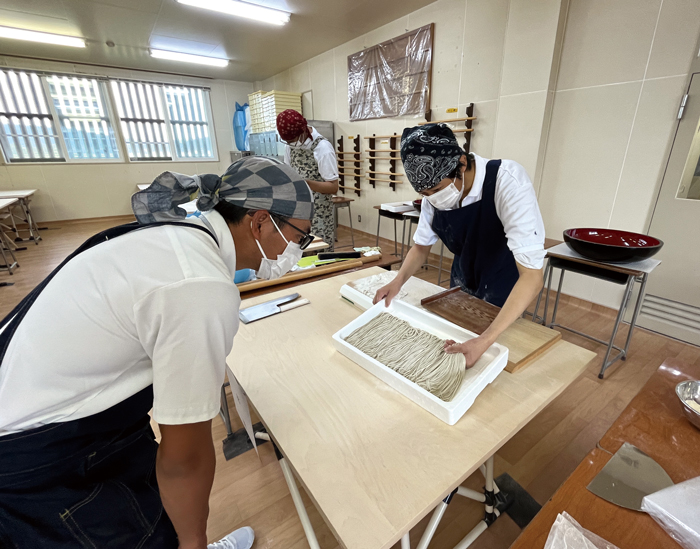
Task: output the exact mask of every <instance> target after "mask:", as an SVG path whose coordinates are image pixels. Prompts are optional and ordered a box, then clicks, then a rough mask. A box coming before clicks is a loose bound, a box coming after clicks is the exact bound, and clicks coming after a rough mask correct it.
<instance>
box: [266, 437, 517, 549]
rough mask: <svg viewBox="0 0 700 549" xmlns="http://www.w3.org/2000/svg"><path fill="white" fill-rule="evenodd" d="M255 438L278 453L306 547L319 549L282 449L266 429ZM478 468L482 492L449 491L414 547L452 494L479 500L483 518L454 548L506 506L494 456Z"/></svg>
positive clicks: (405, 542)
mask: <svg viewBox="0 0 700 549" xmlns="http://www.w3.org/2000/svg"><path fill="white" fill-rule="evenodd" d="M255 438H257V439H259V440H267V441H270V442H271V443H272V446H273V448H274V450H275V455H276V456H277V461H279V464H280V467H281V468H282V473H283V474H284V480H285V481H286V482H287V487H288V488H289V493H290V494H291V496H292V501H293V502H294V507H295V508H296V511H297V515H299V520H300V522H301V526H302V528H303V529H304V534H305V535H306V541H307V542H308V544H309V548H310V549H320V546H319V543H318V539H317V538H316V532H315V531H314V528H313V525H312V524H311V520H310V519H309V514H308V513H307V511H306V507H305V506H304V502H303V500H302V499H301V493H300V492H299V487H298V486H297V483H296V479H295V478H294V473H293V471H292V468H291V467H290V466H289V463H288V462H287V459H286V458H285V457H284V455H283V454H282V452H280V450H279V448H278V447H277V444H275V441H274V440H273V439H272V438H271V437H270V435H269V434H268V433H267V432H257V433H255ZM479 470H480V471H481V473H482V474H483V475H484V479H485V485H484V492H483V493H482V492H477V491H476V490H472V489H471V488H465V487H464V486H458V487H457V488H455V489H454V490H452V492H450V493H449V494H448V495H447V497H445V499H443V500H442V501H441V502H440V503H439V504H438V506H437V507H436V508H435V509H434V510H433V514H432V516H431V517H430V521H429V522H428V526H426V528H425V531H424V532H423V535H422V536H421V539H420V541H419V542H418V545H417V549H427V547H428V545H430V542H431V541H432V539H433V536H434V535H435V532H436V531H437V527H438V525H439V524H440V521H441V520H442V517H443V515H444V514H445V511H446V510H447V507H448V505H449V504H450V502H451V501H452V498H453V497H454V496H455V495H457V496H463V497H466V498H468V499H471V500H474V501H477V502H479V503H483V504H484V518H483V519H482V520H480V521H479V523H478V524H477V525H476V526H475V527H474V528H472V530H471V531H470V532H469V533H468V534H467V535H466V536H465V537H464V538H462V541H460V542H459V543H458V544H457V545H455V546H454V549H466V548H467V547H469V546H470V545H471V544H472V543H474V542H475V541H476V539H477V538H478V537H479V536H480V535H481V534H482V533H483V532H484V531H485V530H486V529H487V528H488V527H489V526H491V525H492V524H493V523H494V522H495V521H496V519H497V518H498V517H499V516H500V515H501V512H502V509H505V507H506V506H507V497H506V495H505V494H504V493H502V492H501V491H500V490H499V489H498V486H496V483H495V482H494V480H493V456H491V457H489V459H488V460H486V463H484V464H483V465H481V466H479ZM401 549H411V533H410V530H409V531H407V532H405V533H404V534H403V535H402V536H401Z"/></svg>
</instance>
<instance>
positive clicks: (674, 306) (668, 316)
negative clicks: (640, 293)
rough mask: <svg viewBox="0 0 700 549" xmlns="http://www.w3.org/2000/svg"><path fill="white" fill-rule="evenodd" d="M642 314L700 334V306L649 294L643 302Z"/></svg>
mask: <svg viewBox="0 0 700 549" xmlns="http://www.w3.org/2000/svg"><path fill="white" fill-rule="evenodd" d="M642 315H643V316H647V317H649V318H652V319H654V320H658V321H660V322H665V323H668V324H671V325H672V326H675V327H677V328H681V329H683V330H689V331H691V332H694V333H696V334H700V307H693V306H692V305H687V304H686V303H679V302H678V301H671V300H670V299H666V298H663V297H659V296H656V295H650V294H647V295H646V297H645V298H644V303H643V304H642Z"/></svg>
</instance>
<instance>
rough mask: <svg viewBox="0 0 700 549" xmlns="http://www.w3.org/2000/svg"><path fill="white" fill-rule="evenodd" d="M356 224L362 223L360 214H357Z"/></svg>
mask: <svg viewBox="0 0 700 549" xmlns="http://www.w3.org/2000/svg"><path fill="white" fill-rule="evenodd" d="M357 222H358V223H362V216H361V215H360V214H357Z"/></svg>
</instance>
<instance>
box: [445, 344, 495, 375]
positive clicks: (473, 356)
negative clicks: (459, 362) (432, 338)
mask: <svg viewBox="0 0 700 549" xmlns="http://www.w3.org/2000/svg"><path fill="white" fill-rule="evenodd" d="M489 347H490V344H489V343H488V341H486V340H485V339H483V338H481V337H475V338H474V339H469V340H467V341H465V342H464V343H457V342H456V341H453V340H451V339H448V340H447V341H445V352H446V353H447V354H455V353H462V354H463V355H464V358H465V359H466V360H467V369H469V368H471V367H472V366H474V364H476V361H477V360H479V359H480V358H481V355H483V354H484V353H485V352H486V349H488V348H489Z"/></svg>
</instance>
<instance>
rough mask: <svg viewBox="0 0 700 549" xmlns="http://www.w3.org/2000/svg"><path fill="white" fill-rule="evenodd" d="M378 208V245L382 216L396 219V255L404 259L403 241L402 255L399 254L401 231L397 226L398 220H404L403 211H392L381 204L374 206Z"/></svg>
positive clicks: (377, 244)
mask: <svg viewBox="0 0 700 549" xmlns="http://www.w3.org/2000/svg"><path fill="white" fill-rule="evenodd" d="M374 208H375V209H376V210H377V213H378V215H377V243H376V246H379V227H380V226H381V223H382V217H386V218H388V219H393V220H394V255H395V256H397V257H401V258H402V259H403V242H402V243H401V244H402V250H401V255H399V233H398V229H397V226H396V222H397V221H401V220H403V212H390V211H389V210H383V209H382V207H381V206H375V207H374Z"/></svg>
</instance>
